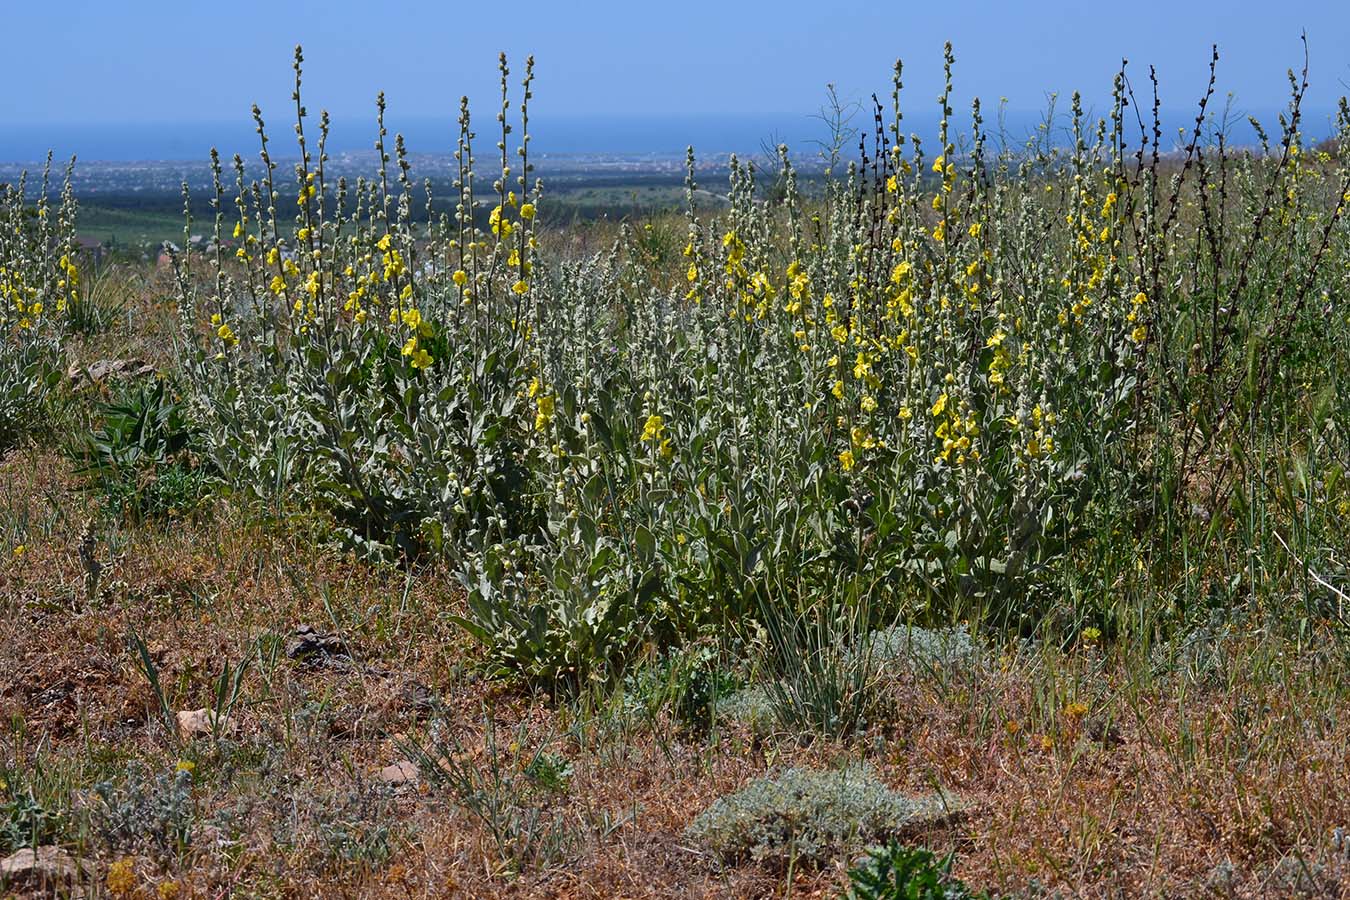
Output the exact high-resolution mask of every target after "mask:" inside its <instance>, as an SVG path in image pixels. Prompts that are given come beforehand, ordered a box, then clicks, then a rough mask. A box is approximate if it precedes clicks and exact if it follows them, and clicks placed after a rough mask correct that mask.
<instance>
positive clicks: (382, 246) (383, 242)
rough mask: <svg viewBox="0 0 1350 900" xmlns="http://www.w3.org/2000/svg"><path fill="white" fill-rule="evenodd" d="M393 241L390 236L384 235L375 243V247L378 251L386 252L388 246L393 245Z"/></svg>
mask: <svg viewBox="0 0 1350 900" xmlns="http://www.w3.org/2000/svg"><path fill="white" fill-rule="evenodd" d="M393 240H394V238H393V236H392V235H388V234H386V235H385V236H384V237H382V238H380V239H379V240H378V241H376V242H375V246H376V248H378V249H379V250H380V251H387V250H388V249H389V245H390V244H391V243H393Z"/></svg>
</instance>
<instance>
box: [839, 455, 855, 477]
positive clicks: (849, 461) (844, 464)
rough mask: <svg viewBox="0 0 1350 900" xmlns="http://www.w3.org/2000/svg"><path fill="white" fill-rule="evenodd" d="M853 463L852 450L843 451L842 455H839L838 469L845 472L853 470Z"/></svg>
mask: <svg viewBox="0 0 1350 900" xmlns="http://www.w3.org/2000/svg"><path fill="white" fill-rule="evenodd" d="M853 463H854V459H853V451H852V450H845V451H844V452H843V453H840V454H839V468H841V469H843V470H844V471H845V472H847V471H849V470H850V469H852V468H853Z"/></svg>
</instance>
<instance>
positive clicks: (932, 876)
mask: <svg viewBox="0 0 1350 900" xmlns="http://www.w3.org/2000/svg"><path fill="white" fill-rule="evenodd" d="M954 859H955V856H954V855H953V854H950V853H949V854H947V855H946V856H944V857H942V858H941V859H938V858H937V857H936V856H934V855H933V852H932V851H931V850H927V849H925V848H923V847H906V846H905V845H903V844H896V843H890V844H885V845H882V846H879V847H873V848H871V849H870V850H868V851H867V858H866V859H864V860H863V861H862V862H861V864H859V865H857V866H855V867H854V868H852V869H850V870H849V873H848V881H849V889H848V892H847V893H846V894H845V895H844V898H843V900H989V895H988V894H987V893H984V892H983V891H980V892H975V891H972V890H971V889H970V888H968V887H966V885H965V884H964V883H963V882H962V881H961V880H960V879H958V878H953V877H952V862H953V860H954Z"/></svg>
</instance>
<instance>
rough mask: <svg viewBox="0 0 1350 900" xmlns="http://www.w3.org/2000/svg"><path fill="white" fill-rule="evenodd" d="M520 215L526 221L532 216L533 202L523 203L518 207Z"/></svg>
mask: <svg viewBox="0 0 1350 900" xmlns="http://www.w3.org/2000/svg"><path fill="white" fill-rule="evenodd" d="M520 217H521V218H522V219H525V220H526V221H528V220H530V219H533V218H534V204H533V203H525V204H522V205H521V207H520Z"/></svg>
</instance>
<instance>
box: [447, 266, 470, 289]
mask: <svg viewBox="0 0 1350 900" xmlns="http://www.w3.org/2000/svg"><path fill="white" fill-rule="evenodd" d="M450 280H451V281H453V282H454V283H455V284H457V285H459V286H460V287H464V284H465V282H467V281H468V280H469V275H468V273H467V272H465V271H464V270H463V269H456V270H455V274H453V275H451V276H450Z"/></svg>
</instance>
